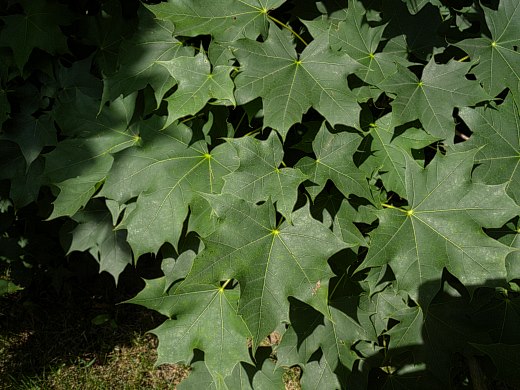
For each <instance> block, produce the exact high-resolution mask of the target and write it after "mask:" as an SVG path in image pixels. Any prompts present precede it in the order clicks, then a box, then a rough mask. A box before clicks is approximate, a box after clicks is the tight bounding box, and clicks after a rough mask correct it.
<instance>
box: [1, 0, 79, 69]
mask: <svg viewBox="0 0 520 390" xmlns="http://www.w3.org/2000/svg"><path fill="white" fill-rule="evenodd" d="M18 3H19V4H20V5H21V6H22V7H23V14H16V15H7V16H2V17H1V19H2V20H3V22H4V23H5V26H4V27H3V28H2V29H1V30H0V46H6V47H9V48H11V50H12V51H13V54H14V60H15V63H16V66H18V69H19V70H20V72H21V71H22V69H23V68H24V66H25V65H26V64H27V62H28V60H29V56H30V55H31V52H32V51H33V49H35V48H38V49H41V50H44V51H46V52H47V53H49V54H63V53H66V52H67V51H68V48H67V38H66V37H65V35H63V33H62V32H61V30H60V25H61V26H66V25H68V24H69V23H70V22H71V15H70V13H69V12H68V8H67V7H66V6H63V5H60V4H56V3H53V2H49V1H45V0H19V1H18Z"/></svg>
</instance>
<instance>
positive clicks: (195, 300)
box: [127, 278, 251, 383]
mask: <svg viewBox="0 0 520 390" xmlns="http://www.w3.org/2000/svg"><path fill="white" fill-rule="evenodd" d="M165 282H166V278H160V279H154V280H148V281H146V287H145V288H144V289H143V290H142V291H141V292H140V293H139V294H138V295H137V296H135V297H134V298H132V299H131V300H129V301H127V302H129V303H135V304H139V305H143V306H145V307H148V308H152V309H154V310H158V311H159V312H161V313H163V314H165V315H167V316H168V317H169V318H171V319H169V320H166V321H165V322H164V323H163V324H162V325H160V326H159V327H158V328H156V329H154V330H153V331H152V333H154V334H155V335H157V337H158V338H159V348H158V354H159V357H158V360H157V363H156V364H164V363H179V362H184V363H189V362H190V360H191V358H192V357H193V350H194V349H200V350H202V351H204V353H205V359H204V360H205V363H206V366H207V368H208V370H209V372H210V373H211V375H212V377H213V378H214V380H215V382H217V383H219V382H223V380H224V378H225V377H227V376H228V375H230V374H231V372H232V371H233V368H234V367H235V366H236V364H237V363H239V362H240V361H244V362H250V361H251V360H250V358H249V351H248V347H247V338H248V337H250V334H249V331H248V329H247V327H246V325H245V323H244V322H243V320H242V318H241V317H240V316H238V315H237V303H238V297H239V291H238V289H233V290H228V289H222V288H221V287H218V286H215V285H204V284H200V285H191V286H187V285H186V284H184V285H181V286H179V287H178V288H175V289H173V290H172V291H171V292H170V293H164V290H165V287H166V285H165Z"/></svg>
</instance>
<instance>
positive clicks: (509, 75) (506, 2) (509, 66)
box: [456, 0, 520, 96]
mask: <svg viewBox="0 0 520 390" xmlns="http://www.w3.org/2000/svg"><path fill="white" fill-rule="evenodd" d="M482 9H483V10H484V15H485V17H486V22H487V26H488V28H489V30H490V32H491V38H489V37H482V38H471V39H466V40H464V41H462V42H459V43H457V44H456V45H457V46H459V47H460V48H461V49H463V50H465V51H466V52H467V53H468V54H469V55H470V57H471V60H472V61H475V62H478V63H477V65H476V66H475V68H474V70H473V72H474V73H475V75H476V76H477V78H478V80H479V81H480V82H481V83H482V85H483V86H484V89H485V90H486V91H487V92H488V93H489V94H490V95H492V96H496V95H498V94H499V93H500V92H501V91H502V90H503V89H504V88H506V87H509V88H514V87H515V86H516V85H517V84H518V82H519V81H520V70H519V69H520V52H519V51H518V45H520V27H519V24H518V22H517V21H518V18H520V4H519V3H518V2H517V1H515V0H501V1H500V3H499V4H498V9H497V10H496V11H494V10H491V9H490V8H487V7H482Z"/></svg>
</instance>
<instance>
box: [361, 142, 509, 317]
mask: <svg viewBox="0 0 520 390" xmlns="http://www.w3.org/2000/svg"><path fill="white" fill-rule="evenodd" d="M475 153H476V151H474V150H473V151H468V152H463V153H452V154H449V155H448V156H437V157H436V158H435V159H434V160H433V161H432V162H431V163H430V165H428V167H427V168H425V169H422V168H420V167H419V166H418V165H417V163H415V162H414V161H413V160H411V159H408V160H407V164H406V177H405V184H406V199H407V200H408V202H409V206H408V207H407V208H406V209H397V208H394V207H389V208H387V209H385V210H380V211H378V212H377V216H378V217H379V226H378V228H377V229H376V230H374V232H373V234H372V241H371V246H370V249H369V251H368V254H367V257H366V259H365V260H364V261H363V264H362V266H361V268H364V267H373V266H381V265H384V264H389V265H390V267H391V268H392V270H393V272H394V273H395V276H396V279H397V285H398V288H399V289H402V290H404V291H406V292H408V293H409V294H410V296H411V297H412V298H413V299H414V300H415V301H416V302H417V303H419V305H421V307H422V308H423V310H425V309H426V308H427V307H428V305H429V303H430V301H431V299H432V298H433V296H434V295H435V293H436V292H437V290H436V288H435V286H434V285H431V284H430V285H429V288H428V291H423V292H422V294H421V297H419V286H421V285H425V283H427V282H429V281H433V280H438V279H440V278H441V275H442V270H443V268H446V269H447V270H448V271H449V272H451V273H452V274H453V275H455V276H456V277H457V278H459V280H460V281H461V282H462V283H464V284H465V285H479V284H485V283H486V282H487V281H489V280H490V279H491V278H492V279H501V278H503V279H505V277H506V268H505V257H506V255H507V254H508V253H509V252H510V251H511V250H510V249H509V248H507V247H506V246H505V245H503V244H501V243H499V242H498V241H496V240H493V239H492V238H490V237H489V236H487V235H486V234H485V233H484V232H483V231H482V227H499V226H501V225H503V224H504V223H505V222H507V221H508V220H509V219H510V218H512V217H514V216H515V215H516V214H517V213H518V211H519V210H518V206H517V205H516V204H515V203H514V202H513V200H512V199H511V198H509V197H508V196H507V195H506V194H505V185H497V186H488V185H483V184H478V183H472V182H471V180H470V177H471V169H472V167H473V163H474V155H475ZM441 248H442V249H441Z"/></svg>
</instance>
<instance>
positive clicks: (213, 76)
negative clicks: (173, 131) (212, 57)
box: [157, 53, 235, 126]
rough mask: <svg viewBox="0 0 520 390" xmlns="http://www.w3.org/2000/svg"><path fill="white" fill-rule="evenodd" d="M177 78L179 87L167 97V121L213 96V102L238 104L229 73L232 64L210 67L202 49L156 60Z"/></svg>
mask: <svg viewBox="0 0 520 390" xmlns="http://www.w3.org/2000/svg"><path fill="white" fill-rule="evenodd" d="M157 63H158V64H161V65H163V66H164V67H165V68H166V69H168V72H169V73H170V74H171V76H172V77H173V78H175V79H176V80H177V83H178V85H179V86H178V89H177V90H176V91H175V92H174V93H173V95H171V96H169V97H167V98H166V99H165V100H166V101H167V102H168V121H167V122H166V126H168V125H170V124H171V123H173V121H175V120H176V119H179V118H182V117H183V116H186V115H194V114H196V113H197V112H199V111H200V110H201V109H202V108H203V107H204V106H205V105H206V103H207V102H208V101H209V100H210V99H211V100H213V99H215V100H216V101H215V102H213V104H215V103H218V104H223V105H235V97H234V96H233V88H234V84H233V81H232V80H231V77H230V76H229V73H230V72H231V70H232V69H233V67H232V66H225V65H219V66H215V67H214V68H213V69H211V64H210V63H209V61H208V59H207V57H206V56H205V55H204V54H203V53H199V54H197V55H196V56H195V57H177V58H174V59H172V60H169V61H157Z"/></svg>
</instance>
